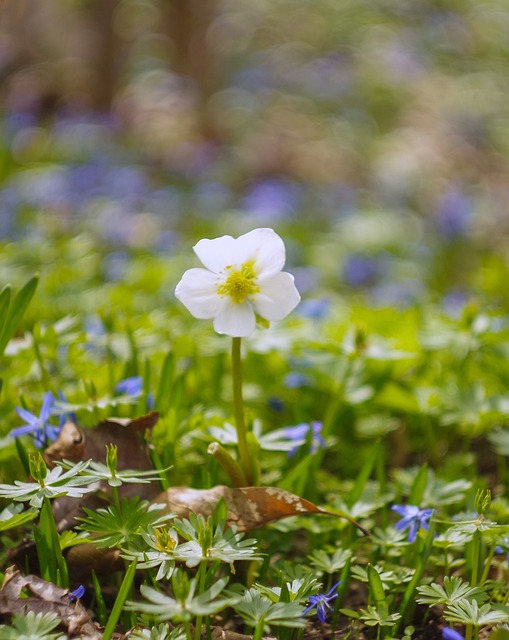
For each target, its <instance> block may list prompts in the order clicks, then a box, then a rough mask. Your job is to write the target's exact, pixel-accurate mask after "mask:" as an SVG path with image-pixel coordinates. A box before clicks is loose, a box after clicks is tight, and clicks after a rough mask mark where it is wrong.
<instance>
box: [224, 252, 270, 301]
mask: <svg viewBox="0 0 509 640" xmlns="http://www.w3.org/2000/svg"><path fill="white" fill-rule="evenodd" d="M226 269H227V272H228V276H227V278H226V280H225V281H224V282H223V283H222V284H220V285H219V286H218V287H217V292H218V293H219V295H220V296H230V298H231V299H232V300H233V302H236V303H238V304H240V303H241V302H244V300H245V299H246V298H247V297H248V296H252V295H253V294H254V293H257V292H258V291H260V287H259V286H258V285H257V284H256V273H255V271H254V269H253V263H252V262H245V263H244V264H243V265H242V266H241V268H240V269H236V270H235V271H234V270H233V269H234V267H232V266H228V267H226Z"/></svg>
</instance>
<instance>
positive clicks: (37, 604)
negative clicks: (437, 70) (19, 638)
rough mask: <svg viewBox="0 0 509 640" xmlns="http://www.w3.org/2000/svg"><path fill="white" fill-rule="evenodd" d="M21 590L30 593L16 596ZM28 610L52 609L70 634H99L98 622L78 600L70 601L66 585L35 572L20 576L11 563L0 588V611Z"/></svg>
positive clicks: (88, 637)
mask: <svg viewBox="0 0 509 640" xmlns="http://www.w3.org/2000/svg"><path fill="white" fill-rule="evenodd" d="M22 590H25V591H28V592H29V594H30V595H29V596H28V597H26V598H25V597H24V598H20V595H21V592H22ZM29 611H33V612H34V613H55V614H56V615H57V616H58V618H59V619H60V620H61V624H62V625H63V626H64V627H65V629H66V630H67V632H68V634H69V637H70V638H82V639H83V640H99V639H100V638H102V632H101V630H100V627H99V625H98V624H97V623H96V622H94V621H93V620H92V618H91V617H90V615H89V614H88V612H87V610H86V609H85V607H84V606H83V605H82V604H81V602H80V601H79V600H78V601H76V602H72V601H71V599H70V598H69V591H68V590H67V589H62V588H61V587H57V586H56V585H54V584H52V583H51V582H46V580H43V579H42V578H39V577H38V576H35V575H28V576H22V575H21V573H20V572H19V571H17V570H16V569H15V568H14V567H9V568H8V569H7V571H6V572H5V579H4V582H3V584H2V587H1V589H0V614H2V615H7V616H12V615H14V614H16V613H18V614H22V615H26V614H27V613H28V612H29Z"/></svg>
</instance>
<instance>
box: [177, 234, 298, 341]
mask: <svg viewBox="0 0 509 640" xmlns="http://www.w3.org/2000/svg"><path fill="white" fill-rule="evenodd" d="M193 249H194V252H195V253H196V255H197V256H198V258H199V259H200V260H201V262H202V264H203V265H204V266H205V267H206V269H201V268H195V269H189V270H188V271H186V272H185V273H184V275H183V276H182V279H181V281H180V282H179V283H178V285H177V288H176V289H175V295H176V297H177V298H178V299H179V300H180V301H181V302H182V303H183V304H184V305H185V306H186V307H187V308H188V309H189V311H190V312H191V313H192V315H193V316H194V317H195V318H199V319H201V320H208V319H213V320H214V329H215V330H216V331H217V332H218V333H225V334H227V335H229V336H232V337H235V338H247V337H248V336H250V335H251V334H252V333H253V331H254V329H255V326H256V317H257V316H259V317H261V318H263V319H265V320H268V321H276V320H282V319H283V318H285V317H286V316H287V315H288V314H289V313H290V312H291V311H292V310H293V309H295V307H296V306H297V305H298V303H299V301H300V295H299V292H298V291H297V288H296V287H295V284H294V279H293V276H292V275H291V274H289V273H286V272H284V271H281V270H282V268H283V266H284V264H285V245H284V243H283V241H282V239H281V238H280V237H279V236H278V235H277V233H276V232H275V231H273V230H272V229H254V230H253V231H250V232H249V233H245V234H244V235H242V236H240V237H238V238H232V237H231V236H222V237H221V238H215V239H213V240H200V241H199V242H198V243H197V244H196V245H195V246H194V247H193Z"/></svg>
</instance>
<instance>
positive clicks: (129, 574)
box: [103, 561, 136, 640]
mask: <svg viewBox="0 0 509 640" xmlns="http://www.w3.org/2000/svg"><path fill="white" fill-rule="evenodd" d="M135 573H136V561H134V562H132V563H131V565H130V566H129V569H128V570H127V571H126V573H125V575H124V579H123V580H122V584H121V585H120V589H119V591H118V595H117V598H116V600H115V604H114V605H113V609H112V610H111V614H110V617H109V618H108V622H107V624H106V628H105V629H104V633H103V640H110V638H111V637H112V636H113V633H114V631H115V627H116V626H117V622H118V619H119V618H120V614H121V613H122V608H123V606H124V603H125V601H126V600H127V596H128V594H129V592H130V590H131V585H132V584H133V580H134V574H135Z"/></svg>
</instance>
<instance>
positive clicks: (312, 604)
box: [302, 581, 341, 622]
mask: <svg viewBox="0 0 509 640" xmlns="http://www.w3.org/2000/svg"><path fill="white" fill-rule="evenodd" d="M340 584H341V581H340V582H336V584H335V585H334V586H333V587H332V588H331V589H330V590H329V591H328V592H327V593H325V594H323V593H319V594H318V595H316V596H309V606H308V607H307V608H306V609H305V610H304V611H303V613H302V615H303V616H305V615H306V613H308V612H309V611H311V609H315V608H316V613H317V615H318V619H319V620H320V622H325V618H326V617H327V609H329V611H332V607H331V606H330V604H329V602H330V601H331V600H334V598H337V597H338V594H337V593H335V591H336V589H337V588H338V586H339V585H340Z"/></svg>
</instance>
